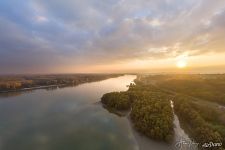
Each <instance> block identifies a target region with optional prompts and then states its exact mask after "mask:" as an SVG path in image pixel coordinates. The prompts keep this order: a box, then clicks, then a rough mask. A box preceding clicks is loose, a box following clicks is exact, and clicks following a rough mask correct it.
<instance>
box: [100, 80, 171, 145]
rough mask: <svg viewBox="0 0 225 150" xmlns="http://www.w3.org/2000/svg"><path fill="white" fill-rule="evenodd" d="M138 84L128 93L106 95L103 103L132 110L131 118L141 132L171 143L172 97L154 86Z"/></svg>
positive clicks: (110, 106)
mask: <svg viewBox="0 0 225 150" xmlns="http://www.w3.org/2000/svg"><path fill="white" fill-rule="evenodd" d="M136 84H137V85H134V84H131V85H130V88H129V90H128V91H127V92H112V93H107V94H104V95H103V97H102V99H101V101H102V103H103V104H105V105H106V106H107V107H109V108H113V109H117V110H124V109H129V108H131V113H130V118H131V120H132V122H133V124H134V127H135V128H136V129H137V130H138V131H139V132H141V133H143V134H144V135H146V136H148V137H150V138H152V139H155V140H162V141H167V142H169V141H171V140H172V138H173V112H172V108H171V107H170V101H169V98H170V96H169V95H167V94H163V93H160V92H156V89H155V88H154V87H152V86H144V85H142V84H141V83H140V84H138V82H137V83H136ZM151 89H152V90H151Z"/></svg>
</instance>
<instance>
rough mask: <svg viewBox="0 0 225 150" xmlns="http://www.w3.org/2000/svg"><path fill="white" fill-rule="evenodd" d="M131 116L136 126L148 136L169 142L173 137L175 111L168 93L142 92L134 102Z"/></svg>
mask: <svg viewBox="0 0 225 150" xmlns="http://www.w3.org/2000/svg"><path fill="white" fill-rule="evenodd" d="M130 116H131V120H132V121H133V123H134V126H135V128H136V129H137V130H138V131H140V132H141V133H143V134H145V135H147V136H148V137H150V138H152V139H156V140H163V141H167V142H169V141H171V139H172V138H173V113H172V108H171V107H170V101H169V99H168V95H165V94H163V93H156V92H143V93H140V94H139V96H138V99H137V100H135V101H134V102H133V104H132V111H131V114H130Z"/></svg>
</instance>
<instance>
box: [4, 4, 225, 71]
mask: <svg viewBox="0 0 225 150" xmlns="http://www.w3.org/2000/svg"><path fill="white" fill-rule="evenodd" d="M224 27H225V1H224V0H217V1H212V0H183V1H180V0H139V1H137V0H104V1H99V0H85V1H81V0H24V1H18V0H10V1H6V0H5V1H0V73H23V72H35V71H36V72H42V71H43V72H54V71H57V70H60V68H68V70H67V71H68V72H70V71H69V68H70V67H73V69H74V70H76V68H80V67H82V66H83V67H85V66H90V65H99V64H106V63H118V62H126V61H132V60H145V59H147V60H149V59H162V58H171V57H176V56H178V55H180V54H183V53H186V52H188V53H189V55H203V54H204V53H208V52H214V53H219V52H225V44H224V39H225V30H224Z"/></svg>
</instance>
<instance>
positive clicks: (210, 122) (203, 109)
mask: <svg viewBox="0 0 225 150" xmlns="http://www.w3.org/2000/svg"><path fill="white" fill-rule="evenodd" d="M134 82H135V84H130V86H129V89H128V91H126V92H112V93H107V94H105V95H103V97H102V99H101V101H102V103H103V104H104V105H105V106H106V107H109V108H113V109H116V110H124V109H130V110H131V113H130V118H131V121H132V122H133V124H134V128H135V129H137V131H139V132H140V133H143V134H144V135H146V136H148V137H150V138H151V139H155V140H161V141H171V140H172V139H173V132H174V131H173V128H174V127H173V113H172V108H171V106H170V101H173V102H174V111H175V113H176V114H177V116H178V118H179V121H180V122H181V126H182V128H183V129H184V130H185V132H186V133H188V134H189V136H190V137H191V138H192V139H194V141H195V142H197V143H199V149H221V150H222V149H224V148H225V107H224V104H225V92H224V91H225V75H224V74H211V75H206V74H205V75H204V74H196V75H182V74H180V75H138V76H137V78H136V79H135V81H134ZM210 142H213V143H221V144H222V145H220V146H219V147H211V148H207V147H204V145H205V143H210ZM205 146H207V145H205Z"/></svg>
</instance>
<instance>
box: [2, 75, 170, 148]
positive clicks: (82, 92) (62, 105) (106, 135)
mask: <svg viewBox="0 0 225 150" xmlns="http://www.w3.org/2000/svg"><path fill="white" fill-rule="evenodd" d="M135 78H136V76H133V75H126V76H122V77H118V78H112V79H108V80H104V81H100V82H93V83H86V84H82V85H79V86H76V87H67V88H62V89H55V90H45V89H42V90H35V91H32V92H24V93H22V94H21V93H11V96H9V95H8V96H3V95H0V150H169V149H173V148H171V146H168V145H166V144H165V143H159V142H155V141H152V140H149V139H148V138H146V137H144V136H141V135H140V134H138V133H137V132H136V131H135V130H133V129H132V127H131V126H132V125H131V124H130V122H129V121H128V118H127V117H118V116H116V115H114V114H111V113H109V112H108V111H107V110H105V109H104V108H103V107H102V105H101V104H100V103H99V101H100V98H101V96H102V95H103V94H104V93H107V92H112V91H126V90H127V89H128V87H127V86H126V85H129V84H130V82H132V81H133V80H134V79H135Z"/></svg>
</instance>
